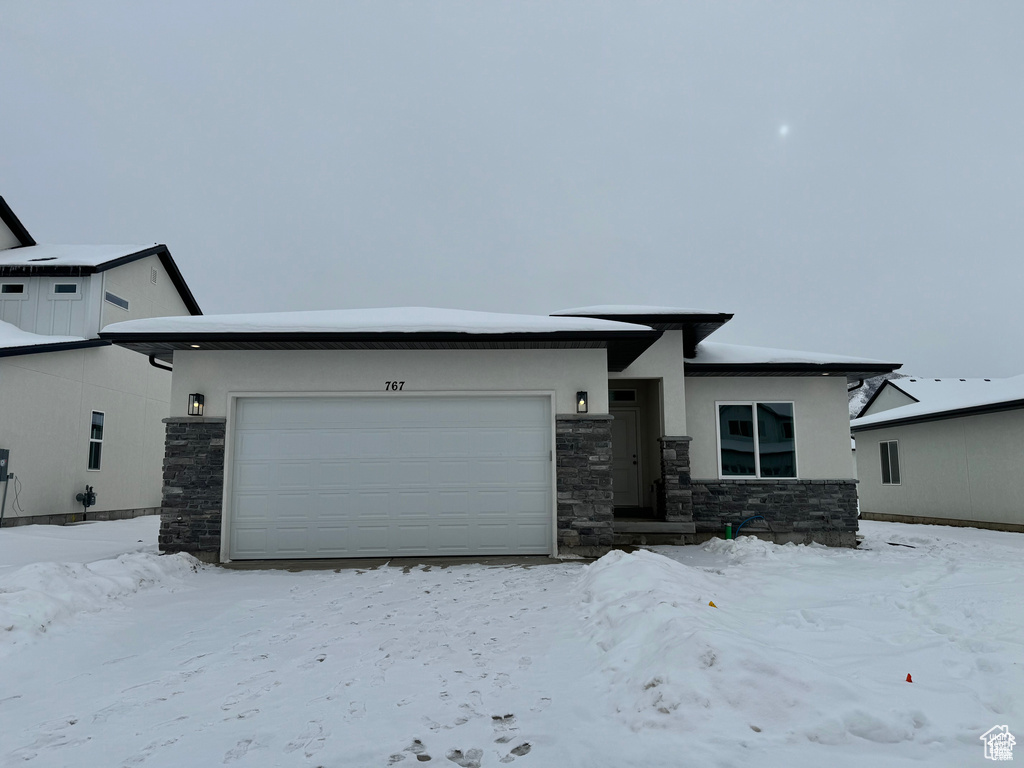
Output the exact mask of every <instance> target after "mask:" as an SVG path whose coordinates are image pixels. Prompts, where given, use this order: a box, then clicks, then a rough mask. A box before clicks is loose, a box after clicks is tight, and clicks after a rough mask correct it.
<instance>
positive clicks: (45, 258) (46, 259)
mask: <svg viewBox="0 0 1024 768" xmlns="http://www.w3.org/2000/svg"><path fill="white" fill-rule="evenodd" d="M56 258H57V257H56V256H40V257H39V258H38V259H29V261H54V260H55V259H56Z"/></svg>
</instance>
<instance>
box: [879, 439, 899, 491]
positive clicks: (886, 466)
mask: <svg viewBox="0 0 1024 768" xmlns="http://www.w3.org/2000/svg"><path fill="white" fill-rule="evenodd" d="M878 452H879V454H880V455H881V459H882V485H899V484H900V447H899V442H898V441H897V440H886V441H884V442H881V443H879V444H878Z"/></svg>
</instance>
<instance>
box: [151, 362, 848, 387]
mask: <svg viewBox="0 0 1024 768" xmlns="http://www.w3.org/2000/svg"><path fill="white" fill-rule="evenodd" d="M149 364H150V365H152V366H153V367H154V368H159V369H160V370H161V371H173V370H174V369H173V368H172V367H171V366H169V365H162V364H161V363H158V362H157V361H156V355H150V356H149ZM863 383H864V382H863V381H862V382H861V384H863Z"/></svg>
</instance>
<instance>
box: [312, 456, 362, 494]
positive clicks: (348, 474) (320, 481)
mask: <svg viewBox="0 0 1024 768" xmlns="http://www.w3.org/2000/svg"><path fill="white" fill-rule="evenodd" d="M353 470H354V467H353V466H352V464H351V463H350V462H343V461H321V462H318V463H317V467H316V485H317V487H318V488H347V487H348V486H350V485H351V484H352V481H353V477H352V475H353V474H354V473H353Z"/></svg>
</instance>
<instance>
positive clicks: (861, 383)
mask: <svg viewBox="0 0 1024 768" xmlns="http://www.w3.org/2000/svg"><path fill="white" fill-rule="evenodd" d="M149 359H150V360H152V359H153V358H152V357H150V358H149ZM863 386H864V379H858V380H857V383H856V384H854V385H853V386H852V387H847V388H846V392H847V394H849V393H850V392H856V391H857V390H858V389H860V388H861V387H863Z"/></svg>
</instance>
